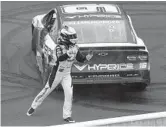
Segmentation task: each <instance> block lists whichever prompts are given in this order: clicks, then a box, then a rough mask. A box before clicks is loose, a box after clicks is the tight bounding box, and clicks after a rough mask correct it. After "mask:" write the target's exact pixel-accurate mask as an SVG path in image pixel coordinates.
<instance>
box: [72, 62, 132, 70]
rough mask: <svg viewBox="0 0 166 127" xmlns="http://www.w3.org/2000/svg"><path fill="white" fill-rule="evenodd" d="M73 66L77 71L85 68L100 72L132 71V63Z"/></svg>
mask: <svg viewBox="0 0 166 127" xmlns="http://www.w3.org/2000/svg"><path fill="white" fill-rule="evenodd" d="M74 66H75V67H76V68H77V69H78V70H79V71H83V70H84V69H85V68H86V67H87V69H88V71H102V70H110V71H111V70H113V71H120V70H133V69H134V65H133V64H132V63H120V64H93V65H89V64H84V65H82V66H80V65H78V64H74Z"/></svg>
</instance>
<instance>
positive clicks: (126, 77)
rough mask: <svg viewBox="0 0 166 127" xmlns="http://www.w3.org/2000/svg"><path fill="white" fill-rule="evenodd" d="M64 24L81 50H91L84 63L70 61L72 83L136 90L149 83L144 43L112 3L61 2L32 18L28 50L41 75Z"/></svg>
mask: <svg viewBox="0 0 166 127" xmlns="http://www.w3.org/2000/svg"><path fill="white" fill-rule="evenodd" d="M64 25H68V26H71V27H73V28H75V30H76V32H77V34H78V46H79V47H80V50H81V52H82V53H85V54H87V53H88V52H89V51H93V53H94V56H93V58H92V59H91V61H89V62H88V63H78V62H75V63H74V65H73V67H72V77H73V84H123V85H129V86H134V87H136V88H137V89H139V90H144V89H145V88H146V87H147V85H149V84H150V62H149V52H148V50H147V47H146V45H145V43H144V41H143V40H142V39H141V38H140V37H138V36H137V34H136V31H135V29H134V27H133V25H132V21H131V17H130V16H129V15H127V14H126V12H125V11H124V10H123V8H122V7H121V6H119V5H116V4H73V5H61V6H57V7H55V8H53V9H52V10H50V11H49V12H48V13H46V14H42V15H37V16H36V17H34V18H33V20H32V50H33V51H34V54H35V56H36V61H37V66H38V68H39V71H40V72H41V74H42V75H44V77H48V74H49V71H48V70H49V64H48V63H49V62H50V60H51V58H52V54H53V50H54V48H55V46H56V44H57V39H58V37H59V30H60V29H61V28H62V27H63V26H64ZM46 72H47V74H46ZM45 75H47V76H45ZM45 79H47V78H45Z"/></svg>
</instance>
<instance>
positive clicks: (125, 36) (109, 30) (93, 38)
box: [64, 20, 135, 43]
mask: <svg viewBox="0 0 166 127" xmlns="http://www.w3.org/2000/svg"><path fill="white" fill-rule="evenodd" d="M64 24H66V25H69V26H71V27H73V28H75V30H76V32H77V34H78V42H79V43H108V42H110V43H135V39H134V36H133V33H132V32H131V30H130V29H129V26H128V25H127V23H125V21H124V20H95V21H65V22H64Z"/></svg>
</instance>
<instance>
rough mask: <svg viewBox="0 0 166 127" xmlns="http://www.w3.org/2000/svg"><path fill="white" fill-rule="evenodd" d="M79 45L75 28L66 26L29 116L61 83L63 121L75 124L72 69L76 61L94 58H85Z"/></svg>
mask: <svg viewBox="0 0 166 127" xmlns="http://www.w3.org/2000/svg"><path fill="white" fill-rule="evenodd" d="M76 43H77V34H76V31H75V29H74V28H72V27H69V26H64V28H62V29H61V31H60V38H59V43H58V45H57V46H56V49H55V53H54V55H53V60H52V61H51V62H50V64H54V65H53V69H52V72H51V74H50V75H49V78H48V81H47V83H46V85H45V87H44V88H43V89H42V90H41V92H40V93H39V94H38V95H37V96H36V97H35V99H34V101H33V102H32V104H31V107H30V108H29V110H28V111H27V115H28V116H31V115H32V114H33V113H34V111H35V110H36V108H37V107H38V106H39V105H41V103H42V102H43V101H44V99H45V98H46V97H47V96H48V95H49V94H50V93H51V92H52V91H53V90H54V89H55V88H56V87H57V86H58V84H59V83H60V84H61V85H62V87H63V90H64V96H65V99H64V106H63V119H64V120H65V121H66V122H75V121H74V120H73V119H72V117H71V115H72V99H73V85H72V78H71V75H70V73H71V67H72V64H73V62H74V61H75V60H77V61H78V62H84V61H86V60H87V61H89V60H90V59H91V58H92V57H93V53H92V52H91V53H89V54H88V55H86V56H84V55H83V54H81V53H80V51H79V48H78V46H77V45H76Z"/></svg>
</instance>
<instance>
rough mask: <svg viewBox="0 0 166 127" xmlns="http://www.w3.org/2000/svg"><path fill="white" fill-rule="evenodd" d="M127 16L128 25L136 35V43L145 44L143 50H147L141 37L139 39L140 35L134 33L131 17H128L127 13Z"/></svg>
mask: <svg viewBox="0 0 166 127" xmlns="http://www.w3.org/2000/svg"><path fill="white" fill-rule="evenodd" d="M127 17H128V19H129V23H130V26H131V28H132V30H133V33H134V35H135V37H136V40H137V44H138V45H142V46H145V50H146V51H147V52H148V50H147V47H146V45H145V43H144V41H143V39H141V38H140V37H138V35H137V33H136V31H135V29H134V27H133V23H132V20H131V17H130V16H129V15H127Z"/></svg>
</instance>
